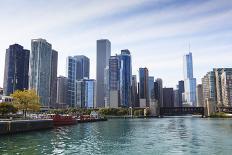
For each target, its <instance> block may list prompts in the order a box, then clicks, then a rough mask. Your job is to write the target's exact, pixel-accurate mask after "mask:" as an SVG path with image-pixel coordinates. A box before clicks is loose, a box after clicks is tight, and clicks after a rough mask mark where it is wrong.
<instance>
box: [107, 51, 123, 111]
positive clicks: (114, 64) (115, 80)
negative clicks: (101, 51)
mask: <svg viewBox="0 0 232 155" xmlns="http://www.w3.org/2000/svg"><path fill="white" fill-rule="evenodd" d="M120 69H121V60H120V56H119V55H116V56H111V57H110V59H109V98H110V99H109V102H110V105H109V107H111V108H118V106H119V105H120V92H119V91H120Z"/></svg>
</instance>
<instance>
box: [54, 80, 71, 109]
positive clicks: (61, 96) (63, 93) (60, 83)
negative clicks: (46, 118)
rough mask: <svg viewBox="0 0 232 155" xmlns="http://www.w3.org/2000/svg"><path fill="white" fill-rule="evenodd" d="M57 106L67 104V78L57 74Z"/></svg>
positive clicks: (62, 106) (63, 106)
mask: <svg viewBox="0 0 232 155" xmlns="http://www.w3.org/2000/svg"><path fill="white" fill-rule="evenodd" d="M56 102H57V107H59V108H65V107H67V105H68V78H67V77H64V76H59V77H58V78H57V101H56Z"/></svg>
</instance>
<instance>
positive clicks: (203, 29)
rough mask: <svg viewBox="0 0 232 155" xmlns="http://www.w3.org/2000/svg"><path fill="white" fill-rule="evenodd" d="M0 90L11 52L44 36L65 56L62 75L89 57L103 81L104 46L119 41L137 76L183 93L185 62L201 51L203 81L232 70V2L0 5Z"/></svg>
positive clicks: (5, 1)
mask: <svg viewBox="0 0 232 155" xmlns="http://www.w3.org/2000/svg"><path fill="white" fill-rule="evenodd" d="M0 23H1V24H0V86H2V83H3V75H4V61H5V49H6V48H8V46H9V45H10V44H14V43H19V44H21V45H23V46H24V47H25V48H26V49H30V41H31V39H35V38H44V39H46V40H47V41H48V42H50V43H52V46H53V49H55V50H57V51H58V52H59V60H58V61H59V62H58V75H65V68H66V67H65V66H66V57H67V56H73V55H80V54H83V55H86V56H88V57H89V58H90V61H91V71H90V75H91V78H95V75H96V40H97V39H102V38H107V39H109V40H110V41H111V45H112V52H111V53H112V55H114V54H116V53H120V50H121V49H129V50H130V51H131V54H132V63H133V66H132V67H133V68H132V71H133V74H137V72H138V68H139V67H147V68H148V69H149V74H150V75H151V76H154V77H155V78H162V79H163V81H164V85H165V86H167V87H175V85H176V84H177V82H178V80H181V79H183V72H182V70H183V69H182V68H183V67H182V63H183V62H182V59H183V55H184V54H185V53H187V52H188V51H189V43H190V45H191V46H190V50H191V52H192V53H193V63H194V64H193V65H194V76H195V77H196V78H197V79H198V83H199V82H200V79H201V77H203V75H204V74H206V72H208V71H209V70H211V69H212V68H214V67H232V1H231V0H117V1H115V0H89V1H87V0H81V1H77V0H68V1H67V0H37V1H32V0H0Z"/></svg>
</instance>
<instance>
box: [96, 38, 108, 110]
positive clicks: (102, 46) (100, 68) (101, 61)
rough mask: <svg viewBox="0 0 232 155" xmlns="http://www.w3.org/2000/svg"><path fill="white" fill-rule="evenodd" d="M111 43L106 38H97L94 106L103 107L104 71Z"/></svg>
mask: <svg viewBox="0 0 232 155" xmlns="http://www.w3.org/2000/svg"><path fill="white" fill-rule="evenodd" d="M110 55H111V43H110V41H109V40H107V39H102V40H97V70H96V71H97V72H96V75H97V76H96V89H97V90H96V107H104V106H105V101H104V98H105V96H104V94H105V93H104V92H105V90H104V89H105V88H104V76H105V75H104V72H105V68H106V67H107V66H109V58H110Z"/></svg>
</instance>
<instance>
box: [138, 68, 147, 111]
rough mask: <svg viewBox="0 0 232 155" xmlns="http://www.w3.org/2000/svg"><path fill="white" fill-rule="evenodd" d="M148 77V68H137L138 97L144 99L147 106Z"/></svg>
mask: <svg viewBox="0 0 232 155" xmlns="http://www.w3.org/2000/svg"><path fill="white" fill-rule="evenodd" d="M148 77H149V73H148V69H147V68H139V99H140V100H141V99H145V100H146V106H147V107H149V92H148V91H149V87H148Z"/></svg>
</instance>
